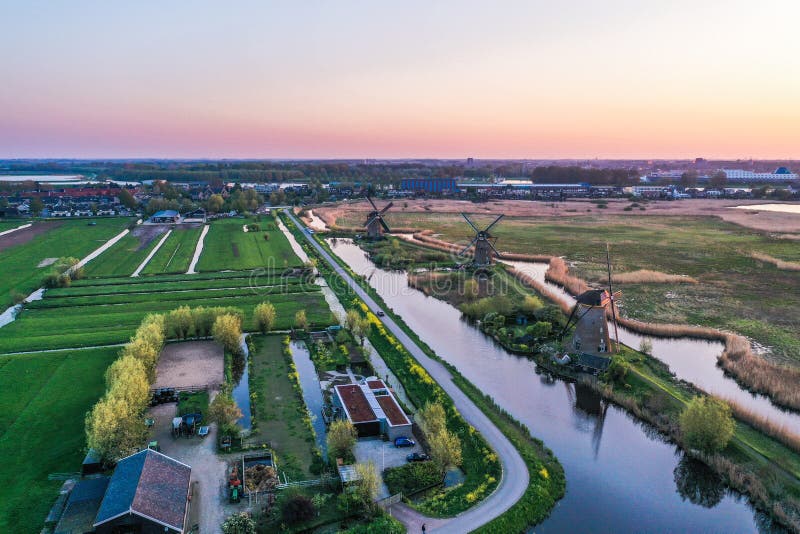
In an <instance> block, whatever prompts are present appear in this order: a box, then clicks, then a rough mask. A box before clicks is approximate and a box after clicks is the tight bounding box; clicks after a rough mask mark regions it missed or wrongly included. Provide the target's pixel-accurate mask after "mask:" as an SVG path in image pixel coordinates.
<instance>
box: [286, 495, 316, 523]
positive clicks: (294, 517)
mask: <svg viewBox="0 0 800 534" xmlns="http://www.w3.org/2000/svg"><path fill="white" fill-rule="evenodd" d="M314 516H316V509H315V507H314V503H313V502H312V501H311V499H309V498H308V497H306V496H305V495H300V494H298V495H292V496H290V497H289V498H288V499H287V500H286V501H285V502H284V503H283V506H282V507H281V517H282V518H283V520H284V521H285V522H286V523H289V524H292V523H300V522H302V521H308V520H309V519H312V518H313V517H314Z"/></svg>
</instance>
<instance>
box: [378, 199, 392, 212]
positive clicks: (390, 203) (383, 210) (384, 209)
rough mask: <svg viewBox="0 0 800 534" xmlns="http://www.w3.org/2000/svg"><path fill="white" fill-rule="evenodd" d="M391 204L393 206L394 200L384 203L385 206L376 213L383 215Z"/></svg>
mask: <svg viewBox="0 0 800 534" xmlns="http://www.w3.org/2000/svg"><path fill="white" fill-rule="evenodd" d="M392 206H394V202H389V203H388V204H387V205H386V207H385V208H383V209H382V210H381V211H379V212H378V214H379V215H383V214H384V213H386V212H387V211H389V208H391V207H392Z"/></svg>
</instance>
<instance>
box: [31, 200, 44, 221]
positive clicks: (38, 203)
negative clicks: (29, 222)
mask: <svg viewBox="0 0 800 534" xmlns="http://www.w3.org/2000/svg"><path fill="white" fill-rule="evenodd" d="M30 207H31V213H32V214H33V215H34V216H35V217H38V216H39V215H41V213H42V210H43V209H44V203H43V202H42V199H40V198H39V197H34V198H33V199H31V204H30Z"/></svg>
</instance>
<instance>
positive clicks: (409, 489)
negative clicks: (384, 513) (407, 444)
mask: <svg viewBox="0 0 800 534" xmlns="http://www.w3.org/2000/svg"><path fill="white" fill-rule="evenodd" d="M383 480H384V482H386V486H387V487H388V488H389V493H391V494H392V495H394V494H396V493H402V494H403V495H411V494H413V493H416V492H417V491H420V490H423V489H426V488H429V487H431V486H434V485H436V484H440V483H441V482H442V471H441V469H439V466H438V465H436V464H435V463H434V462H413V463H408V464H406V465H402V466H400V467H393V468H390V469H387V470H386V472H385V473H384V475H383Z"/></svg>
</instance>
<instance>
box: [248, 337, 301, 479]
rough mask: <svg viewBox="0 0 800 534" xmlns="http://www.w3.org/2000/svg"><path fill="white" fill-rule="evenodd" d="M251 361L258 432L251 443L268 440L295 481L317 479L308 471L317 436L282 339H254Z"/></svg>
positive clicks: (282, 468)
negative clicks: (294, 378)
mask: <svg viewBox="0 0 800 534" xmlns="http://www.w3.org/2000/svg"><path fill="white" fill-rule="evenodd" d="M253 340H254V342H255V347H256V350H255V351H254V352H253V353H252V354H251V360H250V392H251V395H252V393H255V394H256V398H255V400H254V402H253V405H252V408H253V410H254V413H255V423H256V428H257V430H256V431H255V433H254V434H253V435H252V436H251V438H249V441H253V440H254V441H259V440H264V441H269V442H270V443H271V444H272V447H273V449H275V453H276V455H277V460H278V462H277V463H278V469H279V470H280V471H285V472H286V474H287V475H289V477H290V478H291V479H293V480H299V479H305V478H314V477H313V476H311V473H310V471H309V470H308V469H309V467H310V466H311V463H312V460H313V458H314V454H313V450H314V435H313V434H312V432H311V430H310V428H309V426H308V424H307V423H306V421H305V419H307V418H308V412H307V411H306V406H305V403H304V402H303V397H302V394H301V392H300V391H298V390H296V389H295V386H294V384H293V379H292V378H290V374H291V373H295V372H296V371H295V370H294V369H293V368H290V366H289V362H288V361H287V360H286V358H285V357H284V355H283V345H282V343H281V340H282V336H254V337H253Z"/></svg>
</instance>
